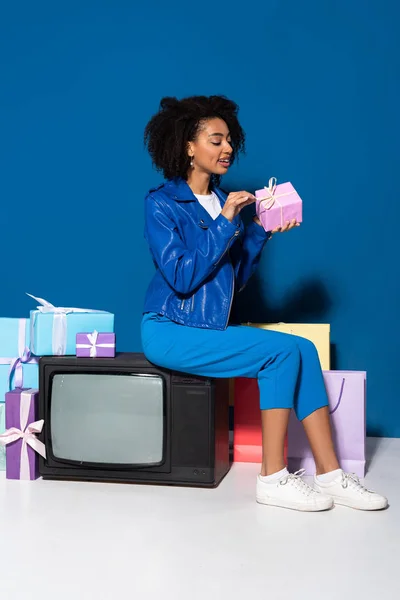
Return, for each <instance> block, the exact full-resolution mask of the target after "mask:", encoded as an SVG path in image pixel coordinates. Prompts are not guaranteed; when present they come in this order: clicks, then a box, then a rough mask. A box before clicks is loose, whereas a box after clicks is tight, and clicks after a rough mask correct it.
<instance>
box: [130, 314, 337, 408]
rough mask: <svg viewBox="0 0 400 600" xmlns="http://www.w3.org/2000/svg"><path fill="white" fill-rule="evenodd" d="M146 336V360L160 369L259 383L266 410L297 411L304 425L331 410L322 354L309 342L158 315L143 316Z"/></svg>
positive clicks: (280, 334) (261, 330) (251, 329)
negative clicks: (315, 414)
mask: <svg viewBox="0 0 400 600" xmlns="http://www.w3.org/2000/svg"><path fill="white" fill-rule="evenodd" d="M141 333H142V344H143V352H144V354H145V356H146V358H147V359H148V360H149V361H150V362H152V363H154V364H156V365H158V366H160V367H165V368H167V369H173V370H176V371H182V372H185V373H191V374H193V375H202V376H205V377H227V378H229V377H250V378H257V380H258V387H259V390H260V408H261V410H267V409H271V408H293V409H294V410H295V412H296V415H297V417H298V419H300V420H303V419H305V418H306V417H307V416H308V415H310V414H311V413H312V412H314V411H315V410H317V409H318V408H321V407H323V406H328V397H327V394H326V390H325V385H324V380H323V376H322V370H321V366H320V362H319V357H318V353H317V350H316V348H315V346H314V344H313V343H312V342H310V341H309V340H307V339H305V338H302V337H299V336H295V335H291V334H286V333H280V332H277V331H269V330H266V329H258V328H256V327H247V326H245V325H230V326H228V327H227V329H225V330H224V331H219V330H215V329H201V328H199V327H186V326H184V325H180V324H178V323H174V322H173V321H171V320H169V319H168V318H167V317H164V316H162V315H157V314H156V313H145V314H144V315H143V319H142V326H141Z"/></svg>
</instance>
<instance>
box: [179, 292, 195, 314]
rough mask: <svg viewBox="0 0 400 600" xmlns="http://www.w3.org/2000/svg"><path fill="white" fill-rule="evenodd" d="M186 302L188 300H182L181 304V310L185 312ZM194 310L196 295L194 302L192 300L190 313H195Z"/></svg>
mask: <svg viewBox="0 0 400 600" xmlns="http://www.w3.org/2000/svg"><path fill="white" fill-rule="evenodd" d="M185 302H186V300H185V298H184V299H183V300H182V302H181V310H183V309H184V308H185ZM193 310H194V294H193V296H192V300H191V303H190V312H193Z"/></svg>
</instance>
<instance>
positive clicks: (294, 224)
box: [253, 217, 300, 235]
mask: <svg viewBox="0 0 400 600" xmlns="http://www.w3.org/2000/svg"><path fill="white" fill-rule="evenodd" d="M253 221H255V223H257V225H261V227H262V224H261V221H260V219H259V218H258V217H254V218H253ZM293 227H300V223H298V222H297V219H292V220H291V221H286V224H285V225H283V227H277V228H276V229H273V230H272V231H271V235H273V234H274V233H284V232H285V231H289V229H293Z"/></svg>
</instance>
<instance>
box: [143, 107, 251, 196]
mask: <svg viewBox="0 0 400 600" xmlns="http://www.w3.org/2000/svg"><path fill="white" fill-rule="evenodd" d="M238 111H239V107H238V105H237V104H236V103H235V102H233V101H232V100H229V99H228V98H226V97H225V96H190V97H188V98H183V99H182V100H178V99H177V98H174V97H169V96H166V97H164V98H162V100H161V102H160V110H159V112H158V113H157V114H155V115H154V116H153V117H152V118H151V119H150V121H149V122H148V124H147V125H146V128H145V132H144V143H145V146H147V149H148V151H149V154H150V156H151V159H152V163H153V165H154V166H155V167H156V169H157V170H158V171H162V172H163V173H164V177H165V179H172V178H173V177H177V176H179V177H182V178H183V179H185V180H187V173H188V170H189V165H190V158H189V156H188V153H187V147H188V142H192V141H194V140H196V137H197V135H198V133H199V131H200V130H201V127H202V124H203V123H204V121H208V120H209V119H214V118H220V119H223V120H224V121H225V123H226V125H227V127H228V129H229V132H230V136H231V139H232V143H231V146H232V159H231V163H233V162H234V160H235V158H236V157H237V156H238V154H239V152H243V153H244V152H245V133H244V131H243V129H242V128H241V126H240V124H239V121H238V118H237V113H238ZM211 180H212V182H213V183H214V184H215V185H218V184H219V182H220V175H214V174H213V175H212V176H211Z"/></svg>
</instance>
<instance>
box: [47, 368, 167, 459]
mask: <svg viewBox="0 0 400 600" xmlns="http://www.w3.org/2000/svg"><path fill="white" fill-rule="evenodd" d="M51 387H52V389H51V416H50V427H51V439H52V451H53V455H54V457H55V458H56V459H60V460H67V461H76V462H78V463H99V464H104V463H107V464H118V465H127V466H129V465H150V464H159V463H161V462H162V460H163V448H164V414H165V410H164V387H163V378H162V377H161V376H159V375H152V374H146V375H143V374H129V373H128V374H123V373H104V374H103V373H96V374H90V373H70V374H68V373H66V374H64V373H63V374H55V375H54V377H53V378H52V386H51Z"/></svg>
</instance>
